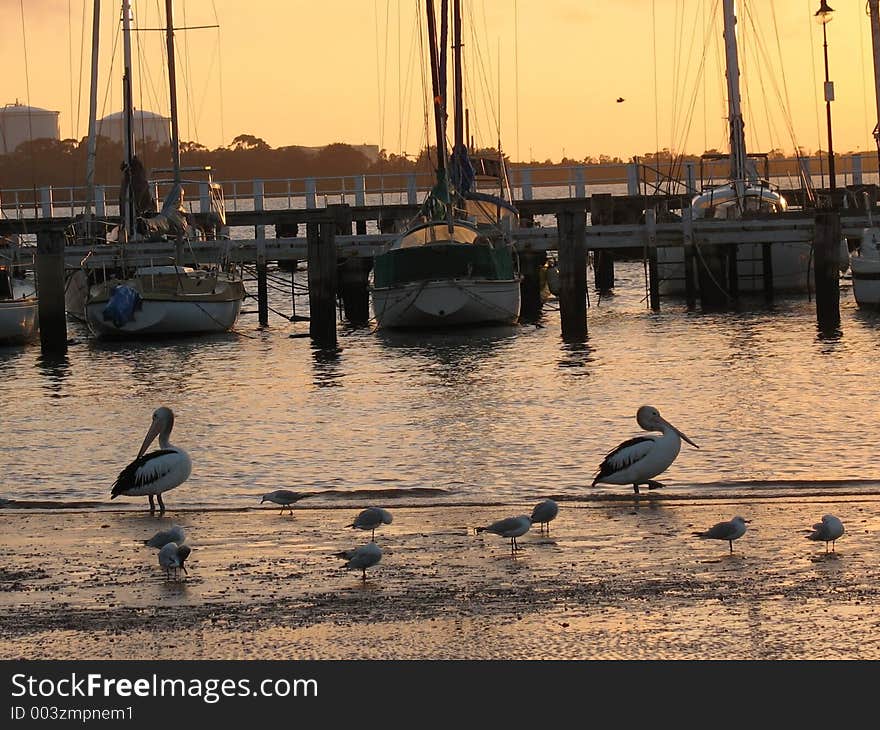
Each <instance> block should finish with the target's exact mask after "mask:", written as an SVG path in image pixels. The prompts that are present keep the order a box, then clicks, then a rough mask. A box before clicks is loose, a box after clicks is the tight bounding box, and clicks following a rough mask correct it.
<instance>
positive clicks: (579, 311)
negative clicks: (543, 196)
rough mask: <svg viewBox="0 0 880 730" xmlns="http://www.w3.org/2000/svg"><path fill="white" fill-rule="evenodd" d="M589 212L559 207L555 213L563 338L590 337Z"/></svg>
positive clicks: (571, 340)
mask: <svg viewBox="0 0 880 730" xmlns="http://www.w3.org/2000/svg"><path fill="white" fill-rule="evenodd" d="M586 224H587V215H586V213H584V212H583V211H580V210H578V211H575V210H570V209H563V210H560V211H559V212H558V213H557V214H556V227H557V231H558V235H559V314H560V319H561V321H562V339H563V340H564V341H565V342H583V341H584V340H586V339H587V247H586Z"/></svg>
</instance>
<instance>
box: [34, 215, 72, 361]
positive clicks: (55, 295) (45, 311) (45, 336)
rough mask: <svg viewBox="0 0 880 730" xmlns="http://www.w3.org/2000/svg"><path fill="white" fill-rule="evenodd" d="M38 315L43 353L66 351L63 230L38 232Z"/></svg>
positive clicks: (53, 354) (61, 353)
mask: <svg viewBox="0 0 880 730" xmlns="http://www.w3.org/2000/svg"><path fill="white" fill-rule="evenodd" d="M36 265H37V266H36V269H37V290H38V291H37V297H38V299H37V316H38V318H39V322H40V347H41V348H42V352H43V355H49V356H58V355H63V354H65V353H66V352H67V313H66V311H65V309H64V233H63V232H62V231H58V230H53V229H48V230H40V231H39V232H38V233H37V254H36Z"/></svg>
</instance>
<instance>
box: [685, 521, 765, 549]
mask: <svg viewBox="0 0 880 730" xmlns="http://www.w3.org/2000/svg"><path fill="white" fill-rule="evenodd" d="M749 522H751V520H744V519H743V518H742V517H740V516H739V515H737V516H736V517H734V518H733V519H732V520H729V521H727V522H718V523H716V524H714V525H712V527H710V528H709V529H708V530H704V531H703V532H695V533H693V534H694V536H695V537H700V538H703V539H704V540H707V539H708V540H727V542H728V544H729V545H730V552H731V554H732V553H733V541H734V540H739V539H740V538H741V537H742V536H743V535H745V534H746V524H747V523H749Z"/></svg>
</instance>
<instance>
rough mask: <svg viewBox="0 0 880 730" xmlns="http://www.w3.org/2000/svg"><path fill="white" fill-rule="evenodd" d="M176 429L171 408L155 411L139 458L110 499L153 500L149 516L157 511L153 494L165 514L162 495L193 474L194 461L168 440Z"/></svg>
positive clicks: (121, 475)
mask: <svg viewBox="0 0 880 730" xmlns="http://www.w3.org/2000/svg"><path fill="white" fill-rule="evenodd" d="M172 428H174V413H173V412H172V411H171V409H170V408H166V407H165V406H162V407H160V408H157V409H156V410H155V411H153V422H152V423H151V424H150V429H149V430H148V431H147V435H146V437H145V438H144V443H143V444H142V445H141V448H140V451H138V455H137V458H136V459H135V460H134V461H133V462H131V464H129V465H128V466H127V467H125V468H124V469H123V470H122V471H121V472H119V476H118V477H116V481H115V482H114V483H113V489H112V491H111V492H110V499H116V497H118V496H120V495H123V496H125V497H143V496H144V495H146V496H148V497H149V498H150V514H153V513H154V512H155V511H156V505H155V503H154V502H153V495H155V496H156V498H157V499H158V500H159V514H162V513H163V512H165V503H164V502H163V501H162V492H167V491H168V490H169V489H174V487H178V486H180V485H181V484H183V483H184V482H185V481H186V480H187V479H188V478H189V475H190V473H191V472H192V461H191V460H190V458H189V454H187V453H186V451H184V450H183V449H181V448H179V447H177V446H172V445H171V443H170V442H169V441H168V437H169V435H170V434H171V429H172ZM156 436H158V437H159V448H158V449H157V450H156V451H151V452H150V453H149V454H146V453H144V452H145V451H146V450H147V447H148V446H149V445H150V444H151V443H152V442H153V439H155V438H156Z"/></svg>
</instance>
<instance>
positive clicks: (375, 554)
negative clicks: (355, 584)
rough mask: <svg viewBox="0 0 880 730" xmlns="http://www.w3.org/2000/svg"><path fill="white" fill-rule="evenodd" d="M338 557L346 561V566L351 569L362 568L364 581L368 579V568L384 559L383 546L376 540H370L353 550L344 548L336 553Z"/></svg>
mask: <svg viewBox="0 0 880 730" xmlns="http://www.w3.org/2000/svg"><path fill="white" fill-rule="evenodd" d="M336 557H338V558H342V559H343V560H345V561H346V563H345V566H344V567H345V568H348V569H349V570H352V569H354V570H360V571H361V572H362V576H363V581H364V582H365V583H366V581H367V568H371V567H372V566H374V565H375V564H376V563H378V562H379V561H380V560H381V559H382V548H380V547H379V546H378V545H377V544H376V543H374V542H368V543H367V544H366V545H362V546H361V547H359V548H355V549H353V550H343V551H342V552H341V553H336Z"/></svg>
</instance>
